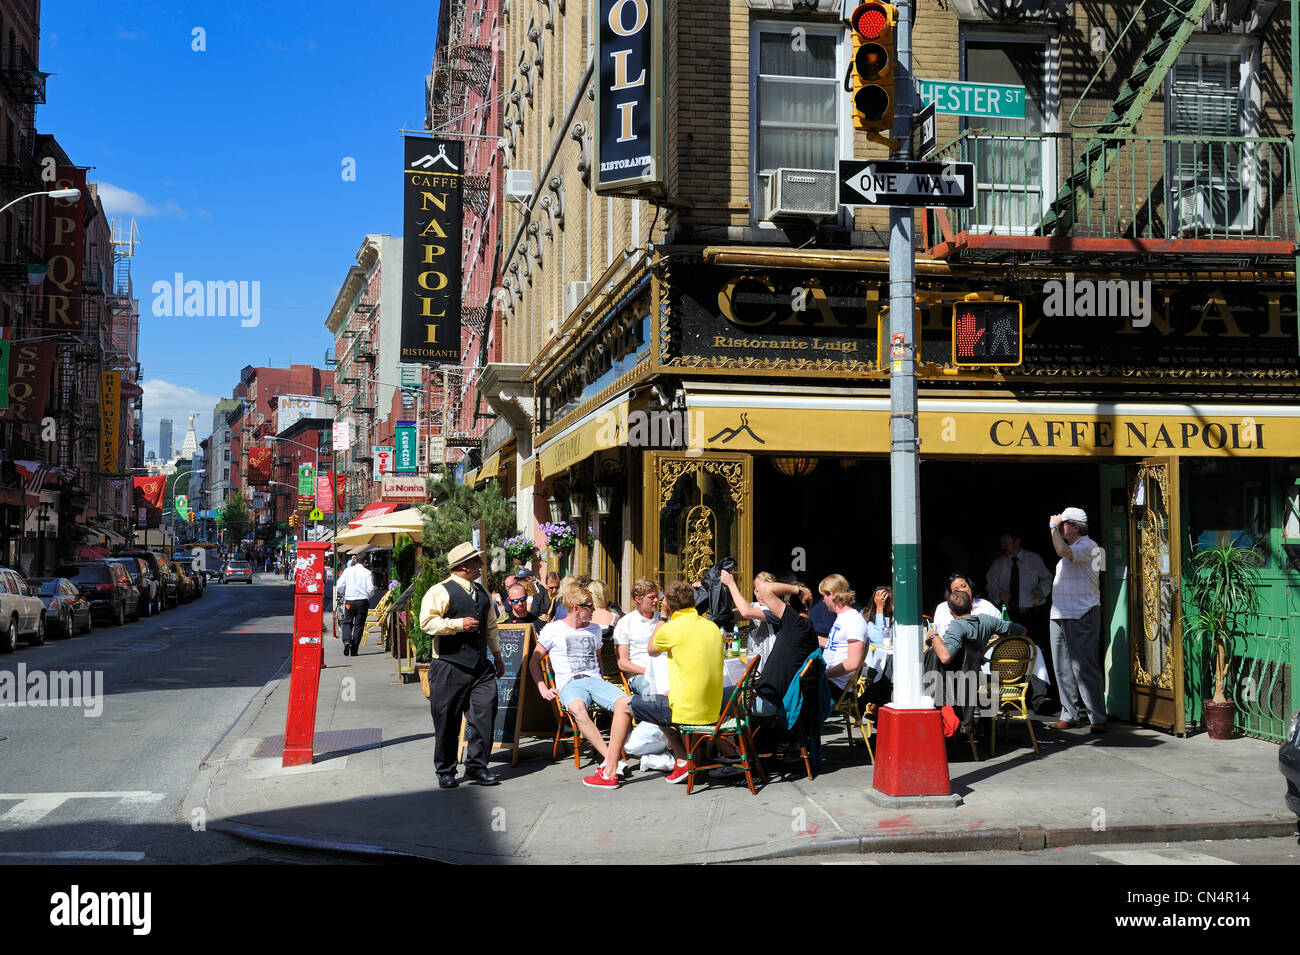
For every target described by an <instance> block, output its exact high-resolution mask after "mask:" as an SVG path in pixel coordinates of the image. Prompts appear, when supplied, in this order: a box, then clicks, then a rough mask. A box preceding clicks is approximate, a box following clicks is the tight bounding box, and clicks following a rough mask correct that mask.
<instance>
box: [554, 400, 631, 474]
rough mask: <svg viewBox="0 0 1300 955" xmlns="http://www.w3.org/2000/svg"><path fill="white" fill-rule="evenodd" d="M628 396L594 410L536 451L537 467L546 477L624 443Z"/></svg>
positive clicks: (625, 439)
mask: <svg viewBox="0 0 1300 955" xmlns="http://www.w3.org/2000/svg"><path fill="white" fill-rule="evenodd" d="M627 406H628V398H627V395H623V396H622V397H620V398H617V399H615V400H614V401H611V402H608V403H606V404H604V405H602V406H601V407H599V408H597V409H596V410H595V411H593V412H592V413H591V414H589V415H587V416H586V417H585V418H583V419H582V420H580V421H578V422H577V423H576V424H572V425H570V426H569V427H567V428H565V429H564V430H563V431H561V432H560V433H559V434H558V435H556V436H555V437H554V438H552V439H551V440H549V441H547V442H546V443H545V444H543V445H542V446H541V447H540V448H538V449H537V466H538V469H539V470H540V471H541V475H542V477H543V478H549V477H552V476H554V475H556V474H559V473H560V472H561V471H563V470H565V469H566V468H569V467H572V466H573V465H575V464H577V463H578V462H579V461H584V460H586V459H587V458H589V457H591V456H592V455H593V454H595V453H596V452H597V451H604V450H608V449H610V448H616V447H618V446H619V445H621V444H624V443H625V442H626V441H627Z"/></svg>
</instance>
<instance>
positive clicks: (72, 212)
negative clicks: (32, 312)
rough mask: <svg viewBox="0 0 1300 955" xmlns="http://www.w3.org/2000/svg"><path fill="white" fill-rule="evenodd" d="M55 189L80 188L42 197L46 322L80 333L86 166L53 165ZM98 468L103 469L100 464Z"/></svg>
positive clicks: (67, 330) (60, 328)
mask: <svg viewBox="0 0 1300 955" xmlns="http://www.w3.org/2000/svg"><path fill="white" fill-rule="evenodd" d="M55 176H56V177H57V180H58V181H57V183H56V184H55V187H56V188H58V189H80V190H81V196H80V198H77V199H46V200H45V261H46V264H47V265H48V266H49V270H48V272H47V273H46V276H45V281H44V283H43V288H42V291H43V292H44V295H45V325H46V327H47V328H57V329H59V330H61V331H66V332H71V333H72V334H74V335H80V334H81V330H82V329H81V316H82V294H83V290H82V286H83V285H84V282H83V276H82V269H83V265H82V263H84V262H85V261H86V224H85V223H86V195H87V190H86V170H84V169H75V168H73V167H72V166H58V167H57V168H56V169H55ZM100 470H105V469H104V468H103V467H102V463H101V468H100Z"/></svg>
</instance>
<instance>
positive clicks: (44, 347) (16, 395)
mask: <svg viewBox="0 0 1300 955" xmlns="http://www.w3.org/2000/svg"><path fill="white" fill-rule="evenodd" d="M7 344H8V346H9V349H8V350H9V361H8V363H7V375H8V388H7V389H6V391H7V393H8V396H9V402H8V405H7V406H0V421H17V422H27V423H29V424H33V425H37V424H40V422H41V418H43V417H45V399H46V397H47V396H48V395H49V392H50V371H51V369H52V367H53V365H54V351H55V349H56V348H57V347H58V343H57V342H14V341H10V342H8V343H7Z"/></svg>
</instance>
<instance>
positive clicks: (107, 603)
mask: <svg viewBox="0 0 1300 955" xmlns="http://www.w3.org/2000/svg"><path fill="white" fill-rule="evenodd" d="M55 573H57V574H59V575H60V576H63V577H67V578H68V579H69V580H71V581H72V582H73V583H74V584H76V585H77V590H78V591H79V592H80V593H81V595H82V596H83V597H85V598H86V599H87V600H88V601H90V611H91V613H93V614H97V615H98V616H100V617H103V618H105V619H106V620H109V621H111V622H112V623H115V624H117V625H118V626H119V627H120V626H121V625H122V624H124V623H126V620H127V618H128V617H131V618H132V619H136V618H138V617H139V607H140V591H138V590H137V589H136V588H135V585H134V584H132V583H131V575H130V574H129V573H127V570H126V568H125V567H123V566H122V565H121V564H119V563H115V562H114V561H111V560H90V561H86V562H85V563H81V564H64V565H62V566H61V567H59V568H58V569H57V570H56V571H55Z"/></svg>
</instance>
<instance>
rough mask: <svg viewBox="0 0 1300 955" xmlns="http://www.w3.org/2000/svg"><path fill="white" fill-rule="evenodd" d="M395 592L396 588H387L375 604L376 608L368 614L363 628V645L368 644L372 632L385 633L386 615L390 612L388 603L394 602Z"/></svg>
mask: <svg viewBox="0 0 1300 955" xmlns="http://www.w3.org/2000/svg"><path fill="white" fill-rule="evenodd" d="M395 593H396V591H395V590H385V591H384V595H383V596H382V597H380V598H379V603H377V604H375V608H374V609H373V610H371V611H370V612H369V613H367V614H366V623H365V626H363V627H362V628H361V645H362V646H363V647H364V646H365V645H366V638H367V637H369V636H370V634H372V633H374V634H382V633H383V631H384V626H385V623H384V617H385V616H387V614H388V605H389V604H391V603H392V602H393V594H395Z"/></svg>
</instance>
